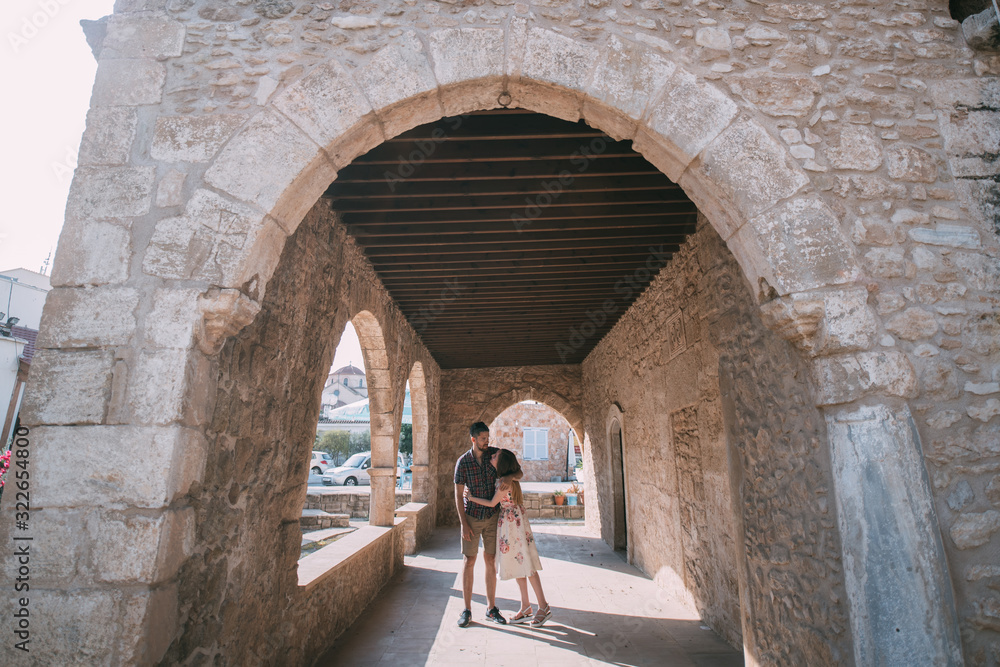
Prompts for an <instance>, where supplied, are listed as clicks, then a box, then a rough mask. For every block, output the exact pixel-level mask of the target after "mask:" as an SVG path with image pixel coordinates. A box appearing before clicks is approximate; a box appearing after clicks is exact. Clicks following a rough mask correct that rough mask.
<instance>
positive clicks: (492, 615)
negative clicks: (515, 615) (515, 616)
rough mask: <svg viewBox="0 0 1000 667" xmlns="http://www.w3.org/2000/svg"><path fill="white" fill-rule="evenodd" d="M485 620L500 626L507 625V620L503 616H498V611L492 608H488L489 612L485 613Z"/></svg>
mask: <svg viewBox="0 0 1000 667" xmlns="http://www.w3.org/2000/svg"><path fill="white" fill-rule="evenodd" d="M486 618H488V619H489V620H491V621H493V622H494V623H499V624H500V625H507V619H505V618H504V617H503V616H501V615H500V610H499V609H497V608H496V607H492V608H490V610H489V611H487V612H486Z"/></svg>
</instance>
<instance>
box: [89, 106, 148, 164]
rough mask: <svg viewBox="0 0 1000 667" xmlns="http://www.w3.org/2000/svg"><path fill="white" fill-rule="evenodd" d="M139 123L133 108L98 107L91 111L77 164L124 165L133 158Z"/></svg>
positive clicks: (137, 115)
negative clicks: (130, 155)
mask: <svg viewBox="0 0 1000 667" xmlns="http://www.w3.org/2000/svg"><path fill="white" fill-rule="evenodd" d="M138 123H139V114H138V112H137V111H136V110H135V109H133V108H129V107H95V108H93V109H91V110H90V111H89V112H88V113H87V129H86V130H84V132H83V138H82V139H81V140H80V154H79V156H78V157H77V161H76V163H77V165H78V166H81V167H89V166H94V165H122V164H126V163H127V162H128V161H129V154H130V153H131V151H132V142H133V141H134V140H135V132H136V127H137V125H138Z"/></svg>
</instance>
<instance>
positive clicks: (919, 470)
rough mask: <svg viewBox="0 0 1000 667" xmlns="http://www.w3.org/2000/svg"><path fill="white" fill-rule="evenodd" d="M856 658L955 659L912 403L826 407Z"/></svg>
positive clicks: (948, 593) (947, 591) (890, 661)
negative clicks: (910, 409) (907, 404)
mask: <svg viewBox="0 0 1000 667" xmlns="http://www.w3.org/2000/svg"><path fill="white" fill-rule="evenodd" d="M826 422H827V427H828V429H829V440H830V449H831V458H832V463H833V471H834V486H835V490H836V502H837V516H838V520H839V524H840V534H841V540H842V545H843V551H844V570H845V572H844V577H845V585H846V588H847V596H848V607H849V609H850V615H851V626H852V627H851V629H852V631H853V635H854V659H855V664H857V665H961V664H962V650H961V640H960V636H959V631H958V618H957V615H956V612H955V602H954V599H953V596H952V590H951V581H950V579H949V575H948V568H947V563H946V561H945V554H944V546H943V544H942V542H941V533H940V530H939V528H938V522H937V517H936V515H935V512H934V504H933V500H932V497H931V489H930V484H929V482H928V479H927V471H926V469H925V467H924V463H923V459H922V455H921V448H920V437H919V435H918V433H917V429H916V426H915V424H914V423H913V418H912V417H911V415H910V411H909V409H908V408H907V407H906V406H905V404H904V405H902V407H890V406H889V405H884V404H877V405H865V406H861V407H837V408H828V409H827V410H826Z"/></svg>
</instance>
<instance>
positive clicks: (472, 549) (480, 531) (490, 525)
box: [459, 514, 497, 558]
mask: <svg viewBox="0 0 1000 667" xmlns="http://www.w3.org/2000/svg"><path fill="white" fill-rule="evenodd" d="M465 520H466V521H468V522H469V526H471V527H472V539H471V540H467V539H465V535H462V553H463V554H464V555H466V556H468V557H469V558H475V557H476V555H477V554H478V553H479V537H480V536H482V538H483V551H484V552H486V553H488V554H496V552H497V515H496V514H494V515H493V516H491V517H488V518H486V519H476V518H474V517H471V516H469V515H468V514H466V515H465ZM459 530H461V526H459Z"/></svg>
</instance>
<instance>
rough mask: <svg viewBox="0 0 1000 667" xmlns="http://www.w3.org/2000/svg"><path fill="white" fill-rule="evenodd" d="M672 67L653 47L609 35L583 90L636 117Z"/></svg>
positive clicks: (658, 88)
mask: <svg viewBox="0 0 1000 667" xmlns="http://www.w3.org/2000/svg"><path fill="white" fill-rule="evenodd" d="M675 69H676V66H675V65H674V64H673V63H672V62H670V61H669V60H667V59H666V58H664V57H663V56H662V55H661V54H659V53H657V52H656V51H654V50H652V49H650V48H647V47H645V46H641V45H639V44H635V43H634V42H626V41H624V40H622V39H619V38H618V37H617V36H611V37H610V38H609V39H608V44H607V46H606V47H605V50H604V53H603V55H602V57H601V60H600V62H599V63H598V65H597V71H596V72H595V73H594V78H593V80H592V81H591V83H590V86H589V87H588V90H587V92H588V93H589V94H590V96H591V97H593V98H595V99H597V100H600V101H602V102H604V103H605V104H607V105H608V106H609V107H611V108H613V109H615V110H618V111H620V112H622V113H623V114H625V115H626V116H628V117H630V118H632V119H635V120H639V119H640V118H641V117H642V115H643V111H644V110H645V109H646V106H647V105H648V104H649V102H650V101H651V100H653V99H654V98H655V97H656V95H657V94H658V92H659V91H660V89H662V88H663V86H664V85H665V84H666V83H667V80H668V79H669V78H670V77H671V75H673V73H674V70H675Z"/></svg>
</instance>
